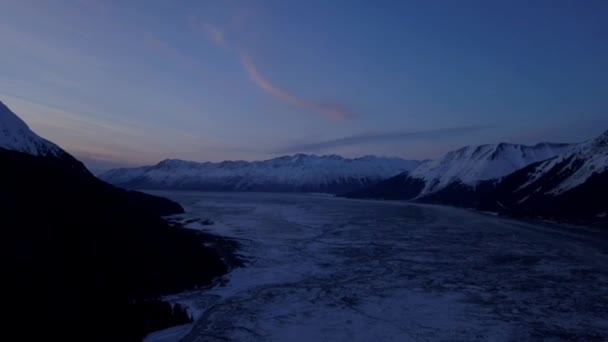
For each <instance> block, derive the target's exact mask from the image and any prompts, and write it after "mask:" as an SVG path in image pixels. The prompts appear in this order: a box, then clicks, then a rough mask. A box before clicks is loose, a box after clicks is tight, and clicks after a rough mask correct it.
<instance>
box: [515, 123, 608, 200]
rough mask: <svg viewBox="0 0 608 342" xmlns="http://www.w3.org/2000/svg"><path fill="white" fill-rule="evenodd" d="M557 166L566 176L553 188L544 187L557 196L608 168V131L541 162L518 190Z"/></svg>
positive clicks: (531, 183)
mask: <svg viewBox="0 0 608 342" xmlns="http://www.w3.org/2000/svg"><path fill="white" fill-rule="evenodd" d="M556 167H560V168H561V169H559V170H557V171H558V172H557V174H561V175H564V176H566V179H564V180H563V181H562V182H560V183H559V184H557V185H555V186H554V187H553V188H552V189H544V190H545V193H546V194H549V195H553V196H557V195H559V194H562V193H564V192H566V191H568V190H571V189H573V188H576V187H577V186H579V185H581V184H583V183H585V182H586V181H587V179H589V177H591V176H592V175H593V174H594V173H602V172H606V171H607V170H608V131H607V132H605V133H604V134H602V135H600V136H599V137H597V138H596V139H592V140H589V141H587V142H584V143H582V144H578V145H574V146H571V147H570V148H569V149H568V150H566V151H565V152H564V153H562V154H560V155H558V156H557V157H555V158H553V159H550V160H547V161H545V162H544V163H541V164H539V165H538V166H536V167H535V168H534V170H533V171H532V173H531V175H530V178H529V180H528V181H527V182H526V183H524V184H523V185H522V186H520V187H519V188H518V190H517V191H519V190H521V189H524V188H526V187H528V186H531V185H533V184H535V183H536V182H537V181H539V180H540V179H542V177H543V176H545V175H546V174H548V173H550V172H551V173H553V172H554V171H555V170H554V169H555V168H556Z"/></svg>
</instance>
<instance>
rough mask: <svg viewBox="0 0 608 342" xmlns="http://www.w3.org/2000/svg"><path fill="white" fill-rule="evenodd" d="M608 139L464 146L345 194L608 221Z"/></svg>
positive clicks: (606, 136)
mask: <svg viewBox="0 0 608 342" xmlns="http://www.w3.org/2000/svg"><path fill="white" fill-rule="evenodd" d="M607 141H608V132H606V133H604V134H602V135H601V136H599V137H598V138H596V139H593V140H590V141H587V142H584V143H580V144H572V145H568V144H549V143H542V144H538V145H534V146H525V145H515V144H496V145H482V146H477V147H465V148H462V149H459V150H457V151H453V152H449V153H448V154H446V155H445V156H444V157H443V158H441V159H438V160H434V161H429V162H426V163H423V164H421V165H420V166H418V167H417V168H415V169H413V170H411V171H407V172H404V173H402V174H400V175H397V176H395V177H392V178H389V179H387V180H385V181H382V182H379V183H377V184H374V185H372V186H370V187H367V188H364V189H361V190H358V191H354V192H351V193H348V194H347V195H346V196H347V197H352V198H375V199H392V200H411V201H416V202H425V203H437V204H448V205H455V206H462V207H469V208H476V209H479V210H483V211H492V212H498V213H501V214H507V215H511V216H525V217H536V218H545V219H552V220H565V221H568V222H575V223H581V224H587V223H590V224H599V225H601V226H603V227H606V225H607V222H608V221H607V212H608V143H607Z"/></svg>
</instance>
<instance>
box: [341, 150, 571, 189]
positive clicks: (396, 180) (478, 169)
mask: <svg viewBox="0 0 608 342" xmlns="http://www.w3.org/2000/svg"><path fill="white" fill-rule="evenodd" d="M571 146H572V145H571V144H562V143H546V142H544V143H538V144H535V145H523V144H511V143H497V144H483V145H473V146H465V147H462V148H459V149H457V150H454V151H450V152H448V153H446V154H445V155H444V156H443V157H442V158H439V159H436V160H432V161H428V162H425V163H422V164H421V165H419V166H418V167H416V168H415V169H413V170H411V171H406V172H404V173H402V174H400V175H397V176H395V177H393V178H392V179H390V180H386V181H383V182H379V183H378V184H375V185H373V186H372V187H370V188H369V189H363V190H362V191H360V192H356V193H352V194H349V197H371V198H387V199H404V200H410V199H422V198H425V197H431V196H432V197H435V198H436V197H437V196H433V195H434V194H436V193H438V192H442V191H443V192H445V191H449V189H450V188H458V189H460V190H462V189H464V188H467V187H469V188H475V187H476V186H477V185H478V184H480V183H481V182H484V181H488V180H490V179H497V178H500V177H503V176H506V175H508V174H510V173H512V172H514V171H516V170H518V169H520V168H522V167H525V166H527V165H529V164H532V163H534V162H537V161H540V160H545V159H549V158H552V157H554V156H556V155H557V154H559V153H560V152H562V151H565V150H567V149H569V148H570V147H571ZM467 191H468V190H467Z"/></svg>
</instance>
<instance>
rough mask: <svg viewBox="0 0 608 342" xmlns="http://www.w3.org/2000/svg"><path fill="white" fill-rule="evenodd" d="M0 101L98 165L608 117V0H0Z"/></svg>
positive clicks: (424, 141) (333, 147)
mask: <svg viewBox="0 0 608 342" xmlns="http://www.w3.org/2000/svg"><path fill="white" fill-rule="evenodd" d="M0 6H1V8H2V10H1V11H0V44H1V45H0V46H2V53H1V54H0V100H2V101H3V102H5V103H7V104H8V105H9V107H11V108H12V109H13V110H14V111H15V112H17V113H18V114H19V115H20V116H22V118H24V119H25V120H26V121H27V122H28V123H29V124H30V126H31V127H32V128H34V129H35V130H36V131H37V132H38V133H39V134H41V135H43V136H45V137H47V138H48V139H50V140H53V141H55V142H57V143H58V144H60V145H61V146H63V147H64V148H65V149H67V150H68V151H70V152H72V153H74V154H75V155H76V156H78V157H80V158H82V159H83V160H85V161H86V162H88V163H89V165H94V166H95V167H99V166H114V165H134V164H146V163H154V162H157V161H159V160H161V159H164V158H181V159H190V160H198V161H203V160H210V161H219V160H225V159H247V160H252V159H260V158H270V157H274V156H277V155H281V154H285V153H296V152H304V153H317V154H329V153H338V154H343V155H346V156H360V155H365V154H380V155H392V156H400V157H405V158H417V159H422V158H435V157H438V156H440V155H441V154H442V153H444V152H446V151H448V150H451V149H455V148H458V147H461V146H463V145H467V144H479V143H493V142H499V141H507V142H519V143H536V142H540V141H566V142H573V141H580V140H585V139H588V138H591V137H593V136H594V135H597V134H599V133H601V132H602V131H604V130H606V129H608V96H607V94H608V82H607V81H606V80H608V42H607V38H606V37H608V22H607V21H606V19H605V18H607V17H608V2H607V1H602V0H600V1H592V0H586V1H557V0H555V1H541V0H536V1H466V0H462V1H447V0H445V1H443V0H439V1H389V0H385V1H384V0H382V1H357V0H335V1H289V0H276V1H275V0H268V1H262V0H259V1H231V0H222V1H219V0H218V1H180V0H175V1H169V0H165V1H152V0H150V1H145V2H142V1H111V0H108V1H103V0H46V1H43V0H37V1H30V0H0Z"/></svg>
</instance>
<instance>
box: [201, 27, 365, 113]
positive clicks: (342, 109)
mask: <svg viewBox="0 0 608 342" xmlns="http://www.w3.org/2000/svg"><path fill="white" fill-rule="evenodd" d="M190 22H191V25H192V26H193V27H195V28H197V29H199V30H200V29H202V30H204V32H205V33H206V35H207V36H208V37H209V39H210V40H211V41H212V42H213V43H214V44H215V45H217V46H218V47H221V48H225V49H229V50H231V51H234V53H236V54H237V55H238V56H239V61H240V63H241V65H242V67H243V69H244V70H245V71H246V72H247V76H248V77H249V79H250V80H251V82H253V84H255V85H256V86H258V87H259V88H260V89H262V90H263V91H264V92H266V93H267V94H269V95H271V96H273V97H275V98H277V99H278V100H280V101H282V102H285V103H289V104H292V105H294V106H297V107H300V108H304V109H308V110H311V111H314V112H316V113H318V114H321V115H323V116H324V117H326V118H328V119H331V120H335V121H340V120H346V119H349V118H352V117H354V116H355V115H354V113H353V112H352V111H351V110H350V109H348V106H345V105H340V104H333V103H326V102H318V101H311V100H308V99H305V98H303V97H301V96H299V95H297V94H294V93H293V92H290V91H288V90H286V89H285V88H283V87H280V86H278V85H276V84H274V83H273V82H271V81H270V80H269V79H268V78H267V77H266V76H265V75H263V74H262V72H261V71H260V69H259V68H258V67H257V66H256V65H255V63H254V62H253V60H252V58H251V57H250V55H249V53H248V52H247V51H245V50H243V49H241V48H237V47H235V46H232V45H230V44H229V43H228V41H227V38H226V34H225V33H224V31H222V30H221V29H220V28H218V27H217V26H215V25H212V24H209V23H206V22H201V21H200V20H198V19H194V18H191V20H190Z"/></svg>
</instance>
